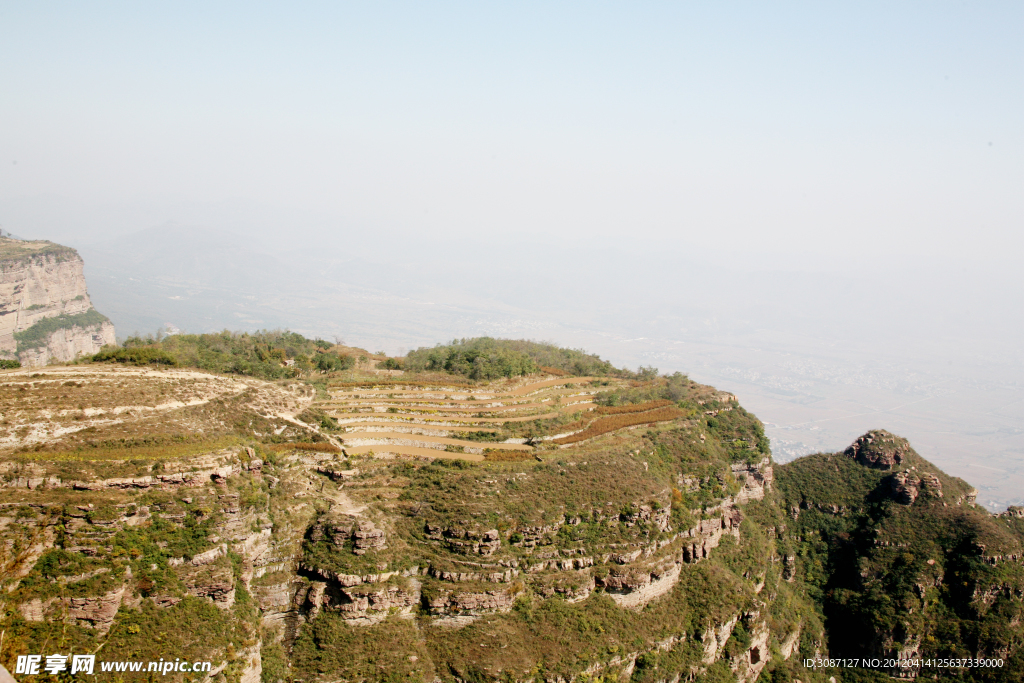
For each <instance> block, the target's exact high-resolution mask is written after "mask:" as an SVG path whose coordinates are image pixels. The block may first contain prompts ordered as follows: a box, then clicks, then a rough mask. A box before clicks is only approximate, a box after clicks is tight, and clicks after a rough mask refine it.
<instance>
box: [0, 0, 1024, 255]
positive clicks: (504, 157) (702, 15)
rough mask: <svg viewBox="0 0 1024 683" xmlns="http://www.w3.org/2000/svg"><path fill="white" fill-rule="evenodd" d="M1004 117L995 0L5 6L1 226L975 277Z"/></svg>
mask: <svg viewBox="0 0 1024 683" xmlns="http://www.w3.org/2000/svg"><path fill="white" fill-rule="evenodd" d="M1022 121H1024V5H1022V4H1021V3H1019V2H1005V3H997V2H989V3H960V2H957V3H953V2H920V3H909V2H903V3H893V2H878V3H867V2H859V3H763V2H757V3H754V2H751V3H739V2H730V3H710V2H706V3H681V2H673V3H649V2H647V3H645V2H629V3H597V2H586V3H568V2H564V3H548V2H545V3H529V2H517V3H505V4H498V3H479V2H466V3H444V2H429V3H423V2H418V3H411V2H410V3H387V2H378V3H361V4H355V3H334V2H331V3H314V2H307V3H255V2H244V3H242V2H239V3H228V2H217V3H210V2H202V3H198V2H197V3H187V2H175V3H162V4H157V3H129V2H124V3H102V2H91V3H71V2H68V3H52V2H38V1H37V2H10V1H4V2H0V225H2V226H3V227H4V228H5V229H7V230H10V231H13V232H14V233H15V234H22V235H24V236H39V237H46V236H51V237H53V238H55V239H63V240H65V241H69V242H72V243H75V242H76V241H83V240H87V239H89V238H91V237H94V236H99V235H107V234H116V233H121V232H130V231H135V230H139V229H143V228H149V227H152V226H154V225H159V224H162V223H164V222H166V221H178V222H185V223H191V224H205V225H217V226H220V227H225V228H228V229H233V230H244V229H248V230H253V231H255V232H257V233H260V234H265V233H266V231H268V230H270V229H276V230H280V231H286V232H288V233H289V234H293V235H296V236H297V237H311V236H313V235H317V234H319V235H322V236H323V237H325V238H327V237H329V238H330V240H331V243H335V242H337V243H341V242H342V240H344V239H346V238H351V239H354V237H351V236H365V235H367V234H373V235H378V236H381V237H386V236H388V235H394V236H399V237H401V238H403V239H418V240H428V241H429V240H437V241H445V240H453V239H465V238H467V237H468V236H474V235H480V234H484V235H486V236H487V238H488V239H491V238H497V239H510V240H517V241H518V240H543V241H545V242H546V243H548V244H550V243H552V242H555V241H559V243H562V244H571V243H573V242H575V241H579V240H589V241H590V242H591V243H592V244H593V245H597V246H602V245H603V246H607V247H609V248H613V249H614V248H623V247H628V248H631V249H638V248H639V249H642V248H645V246H647V245H649V246H651V247H658V248H666V247H667V248H674V249H679V250H680V251H681V252H682V251H685V252H686V253H689V254H690V255H691V256H693V255H694V254H695V253H697V254H700V253H704V254H707V255H708V257H709V258H717V259H736V260H737V261H739V262H751V263H752V262H758V261H761V260H770V261H772V262H773V263H776V264H782V265H787V266H800V267H803V268H812V269H814V268H840V269H842V268H849V267H854V265H853V264H854V263H856V262H857V260H858V259H864V258H865V257H872V258H879V259H882V260H883V261H884V262H885V263H898V262H900V261H901V260H902V261H904V262H905V261H907V260H908V259H910V260H914V261H915V262H916V263H925V262H928V263H931V262H935V263H948V262H951V261H958V260H964V261H967V262H969V263H971V264H973V265H979V264H981V263H983V264H984V267H985V268H988V267H991V266H992V264H993V263H1000V262H1005V263H1014V262H1016V261H1017V260H1018V259H1019V256H1020V255H1021V254H1022V253H1024V249H1022V246H1024V237H1022V233H1024V231H1022V230H1021V219H1022V217H1024V191H1022V188H1024V154H1022V153H1024V136H1022V127H1021V122H1022ZM1016 270H1018V269H1016V268H1015V271H1016Z"/></svg>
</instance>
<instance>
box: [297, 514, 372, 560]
mask: <svg viewBox="0 0 1024 683" xmlns="http://www.w3.org/2000/svg"><path fill="white" fill-rule="evenodd" d="M321 539H326V540H328V541H330V542H331V543H333V544H334V545H335V546H336V547H337V548H339V549H343V548H348V547H351V548H352V552H353V553H354V554H356V555H365V554H366V553H367V552H369V551H370V550H384V549H385V548H387V547H388V546H387V536H386V534H385V533H384V531H383V530H381V529H378V528H377V525H375V524H374V523H373V522H372V521H370V520H368V519H365V518H362V517H356V516H353V515H345V514H332V515H329V516H328V517H327V518H326V519H324V520H321V521H320V522H319V523H318V524H317V525H316V526H315V527H314V528H313V530H312V531H311V532H310V540H311V541H314V542H316V541H319V540H321Z"/></svg>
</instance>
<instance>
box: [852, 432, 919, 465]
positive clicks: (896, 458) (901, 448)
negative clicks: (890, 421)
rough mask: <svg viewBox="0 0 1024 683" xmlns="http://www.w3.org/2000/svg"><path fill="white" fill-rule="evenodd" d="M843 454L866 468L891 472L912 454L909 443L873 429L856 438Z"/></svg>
mask: <svg viewBox="0 0 1024 683" xmlns="http://www.w3.org/2000/svg"><path fill="white" fill-rule="evenodd" d="M843 453H844V454H845V455H846V456H848V457H851V458H853V459H854V460H856V461H857V462H859V463H860V464H861V465H864V466H866V467H873V468H875V469H879V470H891V469H893V468H894V467H898V466H899V465H900V464H902V463H903V461H904V460H905V459H906V458H907V456H908V455H910V454H912V453H914V449H912V448H911V447H910V443H909V442H908V441H907V440H906V439H904V438H901V437H898V436H896V435H895V434H892V433H890V432H887V431H885V430H884V429H874V430H872V431H870V432H868V433H867V434H864V435H863V436H860V437H858V439H857V440H856V441H854V442H853V443H852V444H850V446H849V447H848V448H847V449H846V450H845V451H843Z"/></svg>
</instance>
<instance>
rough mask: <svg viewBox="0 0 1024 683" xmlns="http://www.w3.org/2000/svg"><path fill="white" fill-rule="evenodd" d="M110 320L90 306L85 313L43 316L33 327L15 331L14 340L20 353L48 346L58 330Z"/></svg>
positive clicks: (89, 325) (91, 325)
mask: <svg viewBox="0 0 1024 683" xmlns="http://www.w3.org/2000/svg"><path fill="white" fill-rule="evenodd" d="M105 322H109V318H107V316H105V315H103V314H102V313H100V312H99V311H97V310H96V309H95V308H90V309H89V310H88V311H86V312H85V313H78V314H76V315H57V316H54V317H52V318H43V319H42V320H40V321H39V322H37V323H36V324H35V325H32V327H30V328H28V329H27V330H23V331H22V332H15V333H14V340H15V341H16V342H18V353H21V352H22V351H26V350H28V349H38V348H39V347H41V346H46V342H47V340H48V339H49V338H50V335H51V334H53V333H54V332H57V331H58V330H69V329H71V328H72V327H82V328H87V327H95V326H96V325H100V324H102V323H105Z"/></svg>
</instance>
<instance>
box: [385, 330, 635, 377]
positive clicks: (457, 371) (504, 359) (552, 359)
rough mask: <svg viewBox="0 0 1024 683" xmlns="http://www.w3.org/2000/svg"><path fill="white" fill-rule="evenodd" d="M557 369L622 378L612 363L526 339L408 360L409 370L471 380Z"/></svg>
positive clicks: (481, 341) (423, 352)
mask: <svg viewBox="0 0 1024 683" xmlns="http://www.w3.org/2000/svg"><path fill="white" fill-rule="evenodd" d="M542 366H543V367H545V368H554V369H556V370H561V371H562V372H565V373H566V374H570V375H581V376H582V375H599V376H607V375H623V374H625V373H624V372H623V371H621V370H618V369H616V368H615V367H614V366H613V365H612V364H611V363H609V362H608V361H606V360H602V359H601V358H600V357H598V356H596V355H594V354H588V353H586V352H584V351H581V350H578V349H564V348H560V347H558V346H555V345H554V344H544V343H540V342H533V341H527V340H525V339H493V338H491V337H476V338H473V339H455V340H453V341H452V342H451V343H449V344H445V345H440V344H439V345H438V346H435V347H433V348H420V349H416V350H415V351H411V352H409V354H408V355H407V356H406V358H405V364H404V367H405V369H406V370H412V371H417V370H419V371H424V370H427V371H429V370H433V371H441V372H449V373H451V374H454V375H462V376H464V377H469V378H470V379H496V378H498V377H516V376H521V375H528V374H531V373H534V372H539V371H540V370H541V368H542Z"/></svg>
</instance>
